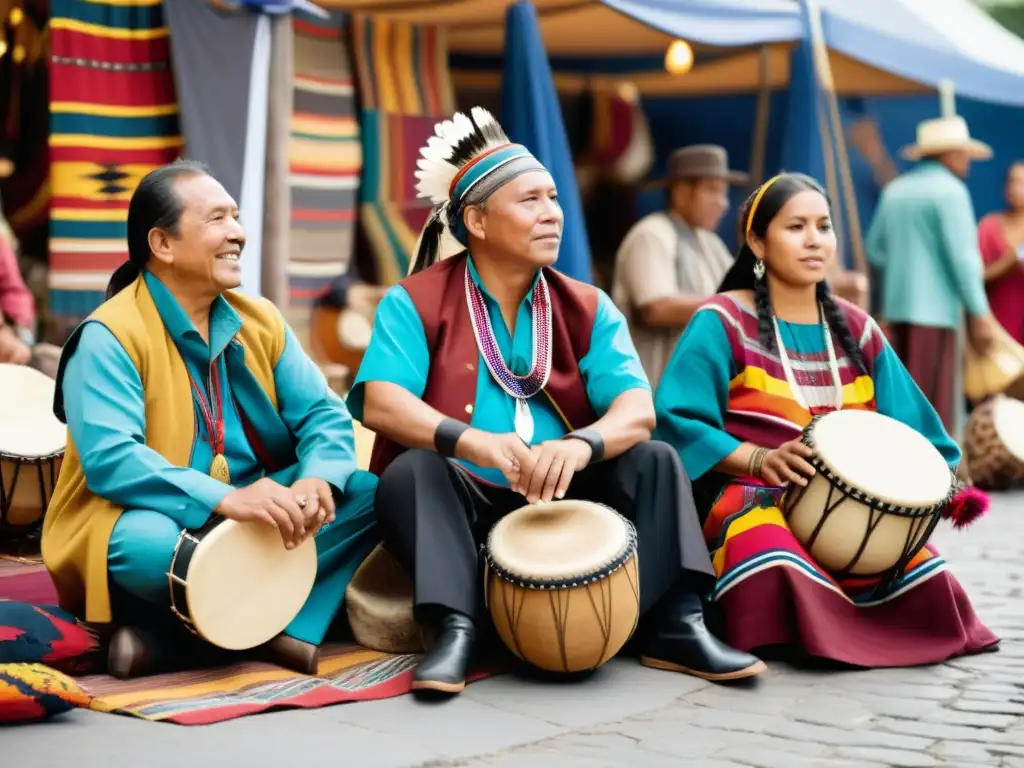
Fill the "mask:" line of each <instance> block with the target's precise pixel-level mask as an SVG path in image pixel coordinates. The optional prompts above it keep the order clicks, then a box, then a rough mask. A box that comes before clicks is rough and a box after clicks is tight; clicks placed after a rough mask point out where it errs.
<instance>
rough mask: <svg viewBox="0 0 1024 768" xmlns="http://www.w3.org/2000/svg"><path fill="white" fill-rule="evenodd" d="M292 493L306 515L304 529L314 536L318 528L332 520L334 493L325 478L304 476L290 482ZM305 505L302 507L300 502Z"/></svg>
mask: <svg viewBox="0 0 1024 768" xmlns="http://www.w3.org/2000/svg"><path fill="white" fill-rule="evenodd" d="M292 493H293V494H295V500H296V501H297V502H298V504H299V507H300V508H301V509H302V512H303V514H304V515H305V516H306V531H307V532H308V534H309V535H310V536H316V535H317V533H318V532H319V531H320V528H321V527H322V526H324V525H330V524H331V523H333V522H334V511H335V510H334V494H333V493H332V492H331V486H330V485H328V483H327V481H326V480H321V479H320V478H318V477H304V478H302V479H301V480H297V481H295V482H294V483H292ZM303 501H305V502H306V505H305V506H304V507H303V506H302V502H303Z"/></svg>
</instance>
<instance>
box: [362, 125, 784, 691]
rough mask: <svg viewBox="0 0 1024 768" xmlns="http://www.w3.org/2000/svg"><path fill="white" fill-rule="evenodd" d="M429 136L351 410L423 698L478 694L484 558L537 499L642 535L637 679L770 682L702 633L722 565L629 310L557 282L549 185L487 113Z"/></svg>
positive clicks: (558, 222)
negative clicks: (420, 653) (406, 584)
mask: <svg viewBox="0 0 1024 768" xmlns="http://www.w3.org/2000/svg"><path fill="white" fill-rule="evenodd" d="M435 133H436V135H435V136H432V137H431V138H430V140H429V142H428V144H427V146H426V147H424V148H423V149H422V150H421V153H420V154H421V159H420V160H419V164H418V165H419V170H418V171H417V173H416V176H417V178H418V180H419V183H418V191H419V193H420V195H421V196H422V197H425V198H428V199H430V200H431V201H432V202H433V203H434V204H435V205H436V206H437V209H436V211H435V214H434V216H433V217H432V219H431V220H430V222H429V223H428V224H427V226H426V228H425V230H424V233H423V236H422V237H421V239H420V243H419V247H418V250H417V253H416V255H415V258H414V259H413V260H412V264H413V266H412V269H411V274H410V276H409V277H407V278H406V279H405V280H403V281H402V282H401V283H400V284H399V285H397V286H395V287H393V288H392V289H391V290H390V291H389V292H388V294H387V295H386V296H385V297H384V299H383V300H382V301H381V303H380V305H379V307H378V309H377V314H376V317H375V322H374V332H373V338H372V340H371V342H370V345H369V348H368V349H367V351H366V355H365V356H364V358H363V363H362V366H361V367H360V370H359V374H358V376H357V378H356V382H355V384H354V386H353V388H352V391H351V393H350V395H349V400H348V402H349V406H350V408H351V410H352V413H353V415H354V416H355V417H356V418H359V419H360V420H362V422H363V423H364V424H365V425H366V426H367V427H369V428H370V429H372V430H374V431H376V433H377V438H376V442H375V443H374V450H373V458H372V461H371V466H370V469H371V471H373V472H374V473H376V474H378V475H379V476H380V485H379V489H378V493H377V497H376V507H377V515H378V521H379V524H380V527H381V530H382V533H383V537H384V542H385V546H386V547H387V549H388V550H389V552H390V553H391V554H392V555H394V556H395V557H396V558H397V559H398V561H399V562H400V563H402V565H403V566H404V567H405V568H406V570H407V571H408V572H409V574H410V575H411V576H412V578H413V581H414V583H415V592H416V596H415V608H416V615H417V618H418V619H419V620H420V621H421V622H424V623H427V624H430V625H433V626H434V627H435V628H436V630H437V633H436V639H435V641H434V643H433V645H432V646H431V647H430V648H429V649H428V650H427V653H426V654H425V655H424V657H423V658H422V660H421V661H420V664H419V666H418V667H417V669H416V672H415V674H414V678H413V680H414V682H413V687H414V689H417V690H430V691H440V692H446V693H457V692H459V691H461V690H462V688H463V687H464V685H465V679H466V675H467V673H468V670H469V667H470V664H471V661H472V657H473V648H474V643H475V634H476V633H475V626H474V618H475V617H476V616H478V615H480V594H479V591H480V590H479V586H480V579H479V577H478V569H479V563H478V547H477V543H478V542H480V541H481V540H483V538H484V537H486V535H487V532H488V530H489V529H490V527H491V526H492V525H493V524H494V523H495V522H496V521H497V520H499V519H500V518H501V517H502V516H503V515H505V514H507V513H508V512H510V511H512V510H514V509H517V508H518V507H521V506H523V505H524V503H525V502H526V501H529V502H531V503H532V502H537V501H550V500H552V499H561V498H565V497H569V498H583V499H587V500H591V501H598V502H602V503H605V504H607V505H608V506H610V507H612V508H614V509H616V510H617V511H618V512H620V513H621V514H623V515H624V516H625V517H627V518H629V519H630V520H632V521H633V522H634V523H635V525H636V528H637V536H638V551H639V554H640V557H639V563H640V600H641V611H642V613H643V614H644V619H643V620H642V623H641V632H642V633H643V634H644V636H645V637H644V640H643V643H644V646H643V648H642V654H643V655H642V659H643V661H644V663H646V664H648V665H650V666H655V667H659V668H663V669H671V670H676V671H682V672H688V673H690V674H694V675H697V676H699V677H703V678H706V679H712V680H722V679H734V678H739V677H746V676H749V675H753V674H756V673H758V672H760V671H761V670H762V669H763V668H764V665H763V664H762V663H761V662H760V661H759V660H758V659H757V658H755V657H753V656H751V655H749V654H746V653H741V652H739V651H736V650H734V649H732V648H729V647H728V646H726V645H724V644H723V643H721V642H720V641H718V640H717V639H716V638H715V637H714V636H712V635H711V634H710V633H709V632H708V631H707V630H706V629H705V627H704V623H703V611H702V605H701V601H700V597H699V594H700V593H701V591H703V590H704V589H705V587H706V586H707V585H710V583H711V581H710V579H711V576H712V574H713V569H712V567H711V563H710V560H709V558H708V554H707V549H706V548H705V546H704V543H703V538H702V535H701V528H700V522H699V521H698V518H697V513H696V509H695V506H694V503H693V498H692V495H691V492H690V483H689V480H688V479H687V477H686V474H685V472H684V470H683V467H682V464H681V463H680V461H679V458H678V455H677V454H676V453H675V451H673V450H672V449H671V448H669V447H668V446H667V445H664V444H662V443H658V442H653V441H651V440H650V436H651V430H652V429H653V427H654V406H653V401H652V397H651V389H650V385H649V384H648V381H647V378H646V377H645V375H644V372H643V368H642V366H641V364H640V361H639V359H638V357H637V354H636V350H635V349H634V347H633V343H632V341H631V340H630V336H629V331H628V329H627V326H626V322H625V320H624V318H623V317H622V314H621V313H620V312H619V311H618V310H617V309H616V308H615V306H614V304H613V303H612V302H611V300H610V299H609V298H608V296H607V295H605V294H604V293H603V292H601V291H599V290H598V289H596V288H594V287H593V286H590V285H585V284H583V283H579V282H576V281H574V280H571V279H569V278H567V277H565V276H564V275H562V274H560V273H559V272H557V271H555V270H554V269H552V268H551V265H553V264H554V263H555V261H556V259H557V257H558V248H559V243H560V240H561V234H562V212H561V209H560V207H559V204H558V199H557V191H556V189H555V184H554V181H553V180H552V178H551V175H550V174H549V173H548V172H547V170H546V169H545V168H544V166H543V165H542V164H541V163H540V162H539V161H538V160H537V159H536V158H535V157H534V156H533V155H532V154H530V152H529V151H528V150H527V149H526V148H525V147H523V146H520V145H518V144H513V143H511V142H510V141H509V139H508V138H507V137H506V135H505V133H504V131H503V130H502V129H501V126H499V125H498V123H497V122H496V121H495V120H494V118H493V117H492V116H491V115H490V114H489V113H488V112H487V111H486V110H483V109H480V108H474V109H473V110H471V111H470V113H469V114H468V115H464V114H456V115H455V116H454V118H453V119H452V120H449V121H445V122H443V123H440V124H439V125H437V126H436V128H435ZM453 242H454V243H457V244H458V246H459V247H458V249H455V248H451V247H450V245H451V244H452V243H453ZM453 250H458V253H456V254H454V255H450V251H453ZM442 251H448V252H449V253H442ZM445 255H449V258H443V256H445ZM540 394H543V396H542V397H537V395H540Z"/></svg>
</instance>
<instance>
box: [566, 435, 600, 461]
mask: <svg viewBox="0 0 1024 768" xmlns="http://www.w3.org/2000/svg"><path fill="white" fill-rule="evenodd" d="M565 437H566V439H568V438H570V437H571V438H575V439H576V440H582V441H583V442H584V443H586V444H587V445H589V446H590V463H591V464H593V463H595V462H598V461H600V460H601V459H603V458H604V438H603V437H601V433H600V432H598V431H597V430H596V429H577V430H576V431H575V432H570V433H569V434H568V435H566V436H565Z"/></svg>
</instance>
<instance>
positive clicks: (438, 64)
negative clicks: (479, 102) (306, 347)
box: [352, 15, 455, 285]
mask: <svg viewBox="0 0 1024 768" xmlns="http://www.w3.org/2000/svg"><path fill="white" fill-rule="evenodd" d="M352 27H353V29H352V40H353V46H352V47H353V53H354V55H355V61H356V66H357V69H358V75H359V99H360V103H361V106H362V113H361V115H360V120H361V124H362V138H363V153H364V156H365V159H364V165H363V180H362V187H361V192H360V208H359V215H360V226H361V227H362V229H363V232H364V233H365V235H366V239H367V241H368V242H369V244H370V247H371V249H372V250H373V256H374V261H375V264H376V273H377V281H378V282H379V283H380V284H381V285H392V284H394V283H396V282H398V280H400V279H401V278H403V277H405V274H406V272H407V271H408V267H409V259H410V257H411V256H412V251H413V249H414V248H415V246H416V240H417V238H418V237H419V234H420V231H421V230H422V228H423V225H424V224H425V223H426V220H427V217H428V216H429V215H430V205H429V203H427V202H426V201H423V200H419V199H417V197H416V190H415V181H416V179H415V176H414V172H415V171H416V159H417V157H418V152H419V149H420V147H422V146H423V145H424V144H425V143H426V140H427V138H428V137H429V136H431V135H433V131H434V124H435V123H436V122H438V121H439V120H441V119H444V118H449V117H451V115H452V113H453V112H454V111H455V97H454V92H453V88H452V83H451V76H450V72H449V69H448V44H447V39H446V37H445V31H444V29H443V28H441V27H434V26H417V25H412V24H407V23H403V22H395V21H391V20H389V19H384V18H375V17H372V16H363V15H356V16H353V19H352Z"/></svg>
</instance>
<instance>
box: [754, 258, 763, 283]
mask: <svg viewBox="0 0 1024 768" xmlns="http://www.w3.org/2000/svg"><path fill="white" fill-rule="evenodd" d="M763 278H764V259H755V260H754V279H755V280H761V279H763Z"/></svg>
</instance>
